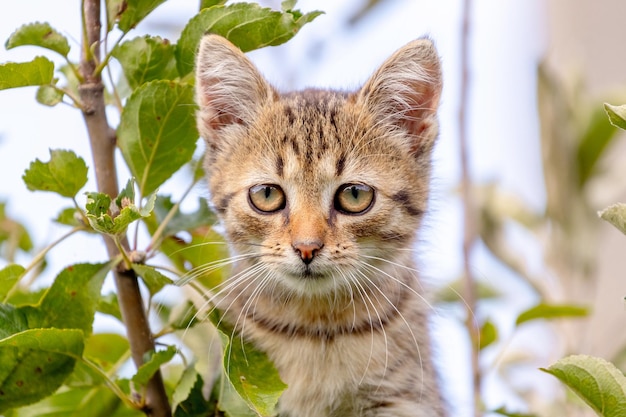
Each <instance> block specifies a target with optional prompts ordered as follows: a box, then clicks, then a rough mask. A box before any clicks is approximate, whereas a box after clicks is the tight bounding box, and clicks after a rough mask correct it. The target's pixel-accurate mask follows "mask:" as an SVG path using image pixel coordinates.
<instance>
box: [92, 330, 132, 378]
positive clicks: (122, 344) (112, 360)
mask: <svg viewBox="0 0 626 417" xmlns="http://www.w3.org/2000/svg"><path fill="white" fill-rule="evenodd" d="M129 349H130V345H129V343H128V340H127V339H126V338H125V337H124V336H121V335H119V334H116V333H97V334H92V335H91V336H90V337H89V338H88V339H87V341H86V342H85V351H84V352H83V356H84V357H85V358H88V359H90V360H91V361H93V362H95V363H96V364H97V365H98V366H99V367H100V368H101V369H102V370H104V371H108V370H110V369H112V368H113V366H114V365H116V364H117V362H118V361H119V360H121V359H123V358H124V357H125V356H126V354H127V352H128V351H129Z"/></svg>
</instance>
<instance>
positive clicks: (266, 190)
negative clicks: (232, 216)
mask: <svg viewBox="0 0 626 417" xmlns="http://www.w3.org/2000/svg"><path fill="white" fill-rule="evenodd" d="M248 200H249V201H250V204H251V205H252V207H253V208H255V209H256V210H258V211H260V212H262V213H273V212H275V211H278V210H282V209H283V208H285V193H284V192H283V190H281V188H280V187H279V186H278V185H271V184H261V185H255V186H254V187H252V188H250V191H248Z"/></svg>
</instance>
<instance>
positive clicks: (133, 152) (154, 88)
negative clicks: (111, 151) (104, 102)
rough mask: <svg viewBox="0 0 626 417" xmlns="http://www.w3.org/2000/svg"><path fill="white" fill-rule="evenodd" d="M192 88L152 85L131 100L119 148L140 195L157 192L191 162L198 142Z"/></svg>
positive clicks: (174, 84)
mask: <svg viewBox="0 0 626 417" xmlns="http://www.w3.org/2000/svg"><path fill="white" fill-rule="evenodd" d="M195 111H196V105H195V102H194V92H193V87H192V86H190V85H186V84H181V83H177V82H173V81H152V82H149V83H147V84H143V85H142V86H140V87H139V88H137V89H136V90H135V91H134V92H133V94H132V95H131V96H130V98H129V99H128V102H127V103H126V106H125V107H124V111H123V112H122V118H121V121H120V125H119V128H118V132H117V133H118V144H119V147H120V150H121V151H122V155H124V159H125V160H126V163H127V164H128V167H129V168H130V171H131V172H132V174H133V176H134V177H135V178H137V181H138V184H139V192H140V194H141V195H143V196H145V195H147V194H149V193H152V192H154V191H155V190H156V189H157V188H158V187H159V186H160V185H161V184H163V182H165V181H166V180H167V179H169V178H170V177H171V176H172V174H174V172H176V171H177V170H178V169H179V168H180V167H182V166H183V165H184V164H185V163H186V162H189V160H191V157H192V155H193V152H194V150H195V148H196V142H197V140H198V131H197V129H196V122H195Z"/></svg>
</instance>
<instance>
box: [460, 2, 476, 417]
mask: <svg viewBox="0 0 626 417" xmlns="http://www.w3.org/2000/svg"><path fill="white" fill-rule="evenodd" d="M471 8H472V1H471V0H464V1H463V15H462V19H463V20H462V27H461V91H460V99H459V101H460V104H459V142H460V157H461V194H462V198H463V214H464V233H463V268H464V278H465V291H464V298H465V305H466V308H467V315H466V322H465V326H466V327H467V331H468V333H469V338H470V342H471V366H472V389H473V396H474V415H475V416H476V417H480V415H481V411H480V408H481V396H480V390H481V374H480V363H479V355H480V328H479V326H478V323H477V321H476V320H475V318H474V312H475V311H476V302H477V295H476V282H475V279H474V276H473V274H472V270H471V255H472V248H473V247H474V243H475V242H476V236H477V234H476V213H475V204H474V199H473V196H472V190H471V181H470V174H469V162H468V159H469V158H468V145H467V142H468V140H467V113H466V111H467V108H468V106H469V94H468V90H469V36H470V23H471V16H470V12H471Z"/></svg>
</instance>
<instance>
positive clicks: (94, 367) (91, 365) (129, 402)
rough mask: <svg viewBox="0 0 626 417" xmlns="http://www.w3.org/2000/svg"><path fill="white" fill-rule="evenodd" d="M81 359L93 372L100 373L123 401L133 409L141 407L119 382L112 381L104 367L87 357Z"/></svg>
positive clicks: (107, 384)
mask: <svg viewBox="0 0 626 417" xmlns="http://www.w3.org/2000/svg"><path fill="white" fill-rule="evenodd" d="M78 359H79V360H80V361H82V362H83V363H84V364H85V365H86V366H87V367H88V368H89V369H91V370H92V371H93V372H95V373H96V374H98V375H100V377H101V378H102V379H103V380H104V383H105V384H106V386H107V387H109V389H110V390H111V391H112V392H113V393H114V394H115V395H117V397H118V398H119V399H120V400H122V402H123V403H124V404H126V405H127V406H128V407H130V408H132V409H135V410H136V409H138V408H140V407H139V406H138V404H136V403H134V402H133V401H132V400H131V399H130V398H128V396H127V395H126V393H124V391H122V389H121V388H120V387H118V386H117V384H116V383H115V382H113V381H111V378H109V375H108V374H107V373H106V372H104V371H103V370H102V369H100V367H99V366H97V365H95V364H94V363H93V362H91V361H90V360H88V359H86V358H82V357H81V358H78Z"/></svg>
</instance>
